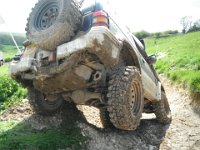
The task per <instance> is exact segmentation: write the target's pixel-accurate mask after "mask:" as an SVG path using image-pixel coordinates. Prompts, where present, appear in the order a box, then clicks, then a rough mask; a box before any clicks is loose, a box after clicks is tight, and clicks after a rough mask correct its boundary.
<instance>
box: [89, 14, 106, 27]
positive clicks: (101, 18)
mask: <svg viewBox="0 0 200 150" xmlns="http://www.w3.org/2000/svg"><path fill="white" fill-rule="evenodd" d="M92 24H93V26H106V27H109V19H108V14H107V13H106V12H104V11H96V12H94V13H93V22H92Z"/></svg>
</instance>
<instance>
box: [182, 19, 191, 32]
mask: <svg viewBox="0 0 200 150" xmlns="http://www.w3.org/2000/svg"><path fill="white" fill-rule="evenodd" d="M180 24H181V25H182V26H183V29H182V32H183V33H186V32H187V31H188V30H189V29H190V28H191V26H192V16H185V17H183V18H181V20H180Z"/></svg>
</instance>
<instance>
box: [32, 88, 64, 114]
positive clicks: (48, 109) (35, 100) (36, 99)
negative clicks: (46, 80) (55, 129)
mask: <svg viewBox="0 0 200 150" xmlns="http://www.w3.org/2000/svg"><path fill="white" fill-rule="evenodd" d="M55 97H56V99H55V100H54V101H50V100H48V99H47V98H46V97H45V95H44V94H43V93H41V92H40V91H38V90H36V89H34V88H33V87H28V99H29V103H30V105H31V107H32V109H33V112H34V113H36V114H40V115H53V114H54V113H56V112H57V111H59V110H60V109H61V107H62V106H63V105H62V104H63V102H64V100H63V99H62V97H59V96H55Z"/></svg>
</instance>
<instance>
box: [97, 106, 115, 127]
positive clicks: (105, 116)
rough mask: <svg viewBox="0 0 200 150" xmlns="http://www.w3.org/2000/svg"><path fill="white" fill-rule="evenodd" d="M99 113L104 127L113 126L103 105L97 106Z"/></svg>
mask: <svg viewBox="0 0 200 150" xmlns="http://www.w3.org/2000/svg"><path fill="white" fill-rule="evenodd" d="M99 115H100V120H101V123H102V125H103V127H104V128H114V126H113V124H112V123H111V121H110V116H109V112H108V111H107V109H106V108H105V107H101V108H99Z"/></svg>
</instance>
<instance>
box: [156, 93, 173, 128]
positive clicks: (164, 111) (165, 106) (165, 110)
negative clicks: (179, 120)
mask: <svg viewBox="0 0 200 150" xmlns="http://www.w3.org/2000/svg"><path fill="white" fill-rule="evenodd" d="M161 94H162V95H161V100H160V101H158V102H155V103H154V107H155V115H156V119H157V120H158V121H159V122H160V123H163V124H169V123H170V122H171V120H172V116H171V110H170V107H169V103H168V100H167V97H166V94H165V92H164V91H162V93H161Z"/></svg>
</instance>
